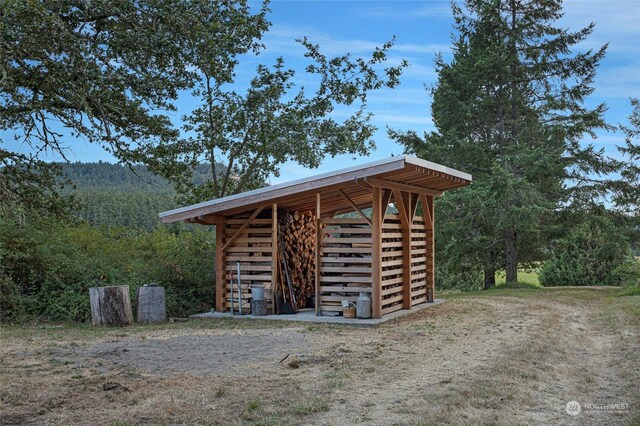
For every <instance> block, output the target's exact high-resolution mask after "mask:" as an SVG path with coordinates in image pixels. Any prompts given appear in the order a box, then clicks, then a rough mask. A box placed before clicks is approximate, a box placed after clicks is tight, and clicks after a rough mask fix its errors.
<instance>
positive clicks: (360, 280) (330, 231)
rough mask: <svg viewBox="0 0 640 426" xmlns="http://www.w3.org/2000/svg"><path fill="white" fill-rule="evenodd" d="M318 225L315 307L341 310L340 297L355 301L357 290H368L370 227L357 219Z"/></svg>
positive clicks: (333, 220) (369, 281)
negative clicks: (317, 286)
mask: <svg viewBox="0 0 640 426" xmlns="http://www.w3.org/2000/svg"><path fill="white" fill-rule="evenodd" d="M319 224H320V229H321V236H320V238H319V239H318V241H319V244H318V250H319V256H318V258H319V265H317V266H318V274H317V276H318V280H319V281H320V283H319V291H318V294H319V300H318V301H317V303H318V309H319V311H320V313H322V312H323V311H324V312H341V311H342V304H341V302H342V301H343V300H349V301H352V302H355V301H356V299H357V298H358V295H359V292H360V291H361V290H365V291H368V292H370V291H371V260H372V258H371V251H372V240H371V226H369V224H368V223H367V222H366V221H365V220H364V219H361V218H357V219H345V218H341V219H333V218H330V219H321V220H320V221H319ZM316 285H318V283H316Z"/></svg>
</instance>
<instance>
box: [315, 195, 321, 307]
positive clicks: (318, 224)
mask: <svg viewBox="0 0 640 426" xmlns="http://www.w3.org/2000/svg"><path fill="white" fill-rule="evenodd" d="M320 207H321V206H320V193H319V192H318V193H316V252H315V255H316V271H315V272H316V273H315V292H316V297H315V305H316V306H315V311H316V316H318V315H320V313H321V312H320V265H321V261H320V244H321V242H320V240H322V229H321V226H322V224H321V220H322V218H321V217H320V213H321V211H322V210H321V208H320Z"/></svg>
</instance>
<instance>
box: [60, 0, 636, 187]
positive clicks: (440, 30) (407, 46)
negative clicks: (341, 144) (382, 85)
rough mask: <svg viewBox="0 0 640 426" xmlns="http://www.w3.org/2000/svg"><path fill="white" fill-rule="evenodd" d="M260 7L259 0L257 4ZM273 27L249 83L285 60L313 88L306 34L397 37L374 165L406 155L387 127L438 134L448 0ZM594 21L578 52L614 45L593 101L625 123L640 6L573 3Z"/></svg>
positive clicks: (274, 18)
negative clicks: (402, 66) (434, 88)
mask: <svg viewBox="0 0 640 426" xmlns="http://www.w3.org/2000/svg"><path fill="white" fill-rule="evenodd" d="M256 4H257V3H256ZM271 10H272V12H271V14H270V17H269V19H270V21H271V22H272V27H271V30H270V31H269V32H268V33H267V34H266V35H265V37H264V39H263V42H264V43H265V45H266V49H265V50H264V52H263V53H262V54H261V55H260V56H258V57H246V58H244V61H243V64H242V66H241V67H240V68H239V69H238V79H239V81H240V82H243V81H244V82H246V81H248V79H249V78H250V77H251V75H252V73H253V71H254V69H255V66H256V65H257V64H258V63H265V64H272V63H273V61H274V59H275V58H276V57H278V56H282V57H284V59H285V63H286V64H287V66H289V67H292V68H294V69H296V70H297V71H298V74H297V79H296V81H297V84H298V85H305V86H309V85H311V86H313V82H312V81H307V80H306V79H305V75H304V73H303V71H302V67H303V66H304V64H305V62H304V58H303V53H304V51H303V49H302V48H301V47H300V46H299V45H298V44H297V43H296V42H295V39H296V38H301V37H303V36H305V35H306V36H308V37H309V39H310V41H312V42H314V43H318V44H320V46H321V49H322V51H323V52H324V53H325V54H327V55H339V54H344V53H346V52H351V53H352V54H354V55H367V54H368V53H370V52H371V51H372V50H373V49H374V48H375V47H376V46H379V45H381V44H382V43H384V42H385V41H388V40H389V39H390V38H391V37H393V36H395V37H396V45H395V47H394V48H393V50H392V51H391V53H390V61H391V63H394V64H397V63H399V62H400V60H401V59H403V58H406V59H407V60H408V61H409V62H410V64H411V66H410V67H409V68H408V69H407V70H406V71H405V72H404V74H403V76H402V79H401V81H402V83H401V85H400V86H399V87H398V88H397V89H395V90H385V91H380V92H376V93H374V94H373V95H371V96H370V97H369V99H368V110H369V111H370V112H371V113H373V114H374V117H373V122H374V124H375V125H376V126H377V127H378V128H379V130H378V132H377V134H376V136H375V140H376V144H377V148H376V150H375V151H374V152H372V153H371V156H370V157H369V158H368V159H357V160H356V161H358V162H365V161H373V160H377V159H381V158H386V157H389V156H390V155H392V154H394V155H397V154H401V153H402V147H401V146H399V145H396V144H395V143H394V142H393V141H391V140H389V138H388V137H387V133H386V126H389V127H391V128H393V129H396V130H410V129H411V130H416V131H418V132H419V133H422V132H423V131H429V130H432V129H433V124H432V121H431V113H430V97H429V95H428V93H427V92H426V91H425V85H432V84H433V83H435V79H436V75H435V72H434V69H433V59H434V56H435V54H436V53H437V52H441V53H443V54H444V55H445V58H450V57H451V54H450V49H449V46H450V40H451V38H450V37H451V30H452V23H453V20H452V14H451V8H450V3H449V2H448V1H386V2H384V1H380V2H376V1H278V0H275V1H272V3H271ZM591 21H594V22H596V24H597V26H596V29H595V31H594V34H593V35H592V36H591V38H590V39H589V40H587V41H586V42H584V43H583V44H582V45H580V46H579V48H580V49H588V48H598V47H599V46H601V45H602V44H604V43H606V42H609V43H610V46H609V51H608V54H607V57H606V58H605V59H604V61H603V63H602V65H601V67H600V70H599V72H598V77H597V79H596V84H595V86H596V91H595V93H594V95H593V96H592V97H591V98H590V99H589V103H590V104H594V105H595V104H596V103H599V102H603V101H604V102H606V103H607V105H608V107H609V111H608V112H607V114H606V117H607V119H608V121H609V122H610V123H611V124H618V123H621V122H622V123H624V122H626V117H627V115H628V114H629V113H630V111H631V107H630V103H629V97H630V96H634V97H640V46H639V44H640V42H639V40H640V1H638V0H616V1H604V0H595V1H594V0H569V1H566V2H565V17H564V19H563V20H562V21H561V22H560V24H561V25H562V26H563V27H568V28H569V29H571V30H577V29H579V28H581V27H583V26H585V25H587V24H589V23H590V22H591ZM178 105H179V107H180V109H181V110H182V111H181V112H182V113H184V112H187V111H186V109H188V108H191V107H194V106H195V105H196V104H195V103H194V101H193V100H192V99H190V98H189V97H185V98H183V99H181V100H180V102H179V103H178ZM622 141H623V137H622V135H621V134H620V133H615V132H613V133H606V132H601V133H600V134H599V137H598V139H597V140H596V141H595V142H594V143H595V144H596V145H597V146H599V147H604V148H605V150H606V152H607V153H609V154H610V155H612V156H617V152H616V150H615V145H616V144H621V143H622ZM70 146H71V147H72V151H71V152H70V153H69V159H70V160H71V161H98V160H105V161H113V159H112V158H111V157H110V156H109V155H108V154H107V153H105V152H104V151H102V150H101V149H100V148H99V147H97V146H92V145H88V144H85V143H82V142H80V143H73V144H70ZM353 163H354V159H352V158H351V157H350V156H340V157H337V158H335V159H330V158H328V159H325V161H324V162H323V164H322V165H321V166H320V168H319V169H318V170H314V171H313V172H312V173H321V172H326V171H331V170H334V169H337V168H341V167H348V166H351V165H353ZM309 173H310V171H309V170H305V169H304V168H302V167H300V166H298V165H296V164H293V163H287V164H285V165H284V166H283V168H282V173H281V175H280V176H279V177H274V178H272V179H271V183H273V184H275V183H279V182H283V181H288V180H292V179H297V178H301V177H305V176H308V175H309Z"/></svg>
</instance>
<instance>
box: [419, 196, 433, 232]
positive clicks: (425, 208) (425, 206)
mask: <svg viewBox="0 0 640 426" xmlns="http://www.w3.org/2000/svg"><path fill="white" fill-rule="evenodd" d="M430 198H431V206H432V207H429V199H428V198H427V196H426V195H424V194H420V204H422V217H423V219H424V223H425V225H426V229H427V231H433V225H434V223H433V215H432V210H433V197H430Z"/></svg>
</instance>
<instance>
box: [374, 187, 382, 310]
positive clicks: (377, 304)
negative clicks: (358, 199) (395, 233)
mask: <svg viewBox="0 0 640 426" xmlns="http://www.w3.org/2000/svg"><path fill="white" fill-rule="evenodd" d="M372 201H373V208H372V212H371V216H372V217H371V219H372V220H371V223H372V225H371V228H372V231H373V233H372V236H371V238H372V240H373V247H372V253H373V254H372V256H373V263H372V265H371V267H372V273H371V281H372V283H371V285H372V295H371V307H372V309H371V310H372V316H373V318H380V317H381V316H382V305H381V304H382V296H381V294H380V293H381V291H382V236H381V234H382V222H383V215H384V213H385V212H384V211H382V208H383V207H384V209H385V210H386V206H382V201H383V200H382V193H381V190H380V188H379V187H374V188H373V189H372Z"/></svg>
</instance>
